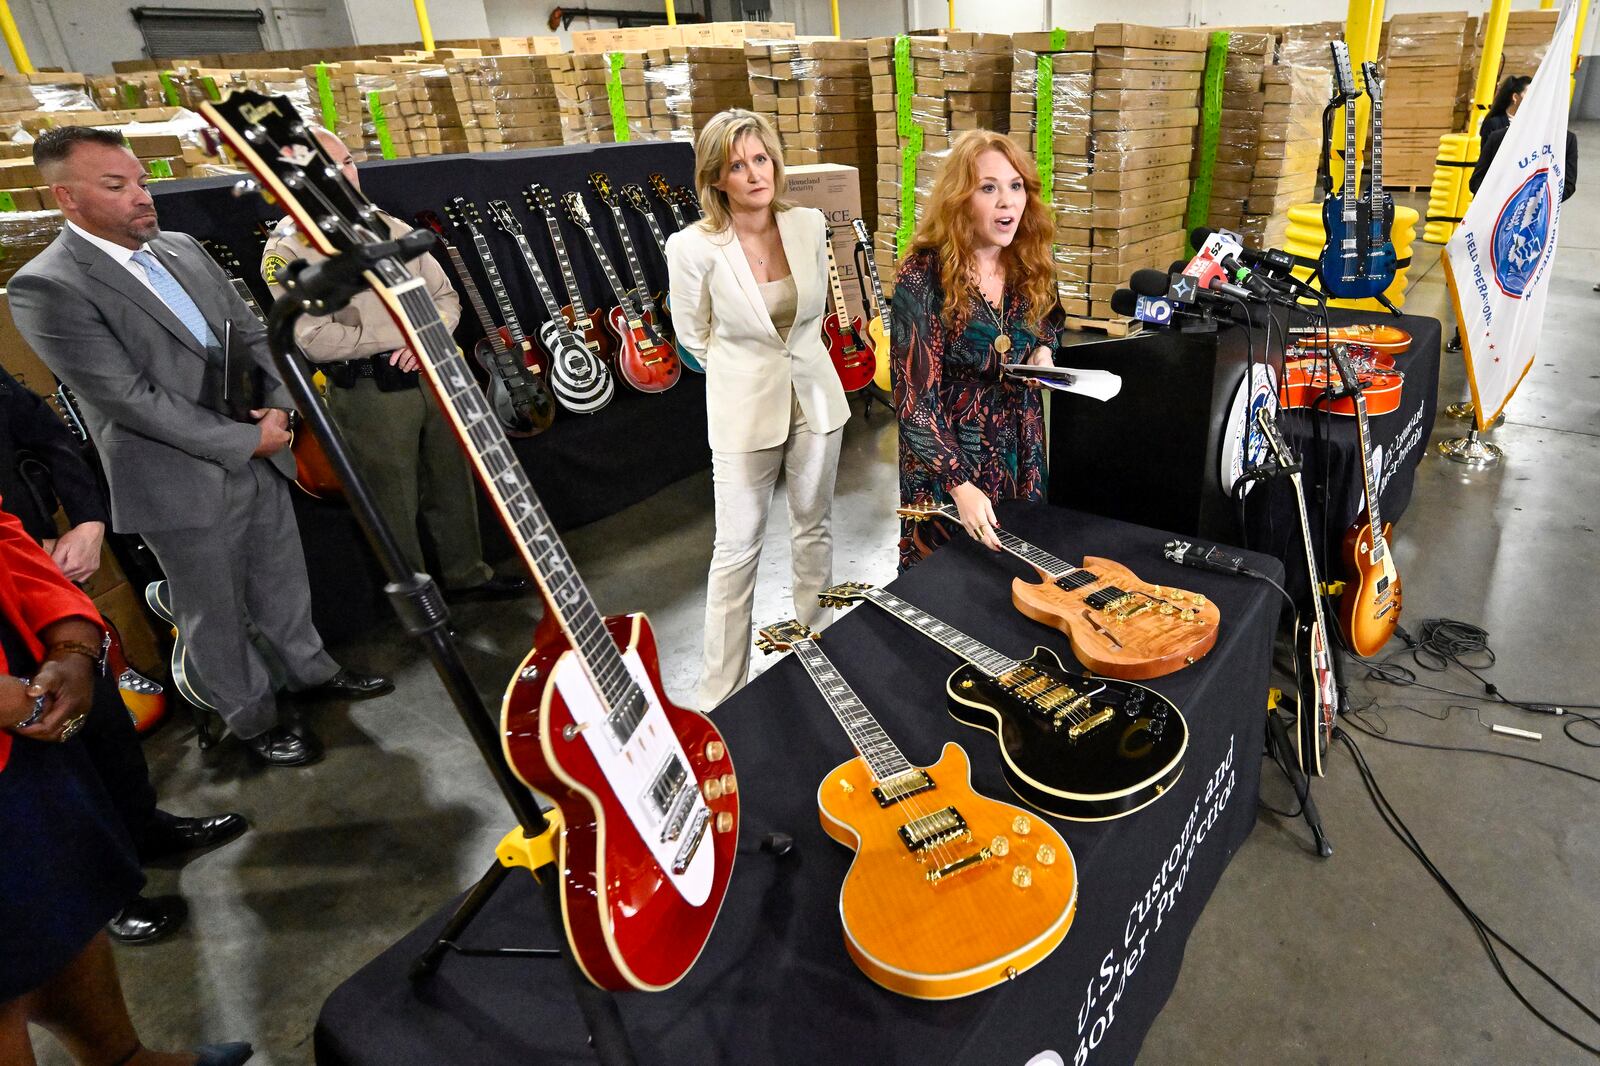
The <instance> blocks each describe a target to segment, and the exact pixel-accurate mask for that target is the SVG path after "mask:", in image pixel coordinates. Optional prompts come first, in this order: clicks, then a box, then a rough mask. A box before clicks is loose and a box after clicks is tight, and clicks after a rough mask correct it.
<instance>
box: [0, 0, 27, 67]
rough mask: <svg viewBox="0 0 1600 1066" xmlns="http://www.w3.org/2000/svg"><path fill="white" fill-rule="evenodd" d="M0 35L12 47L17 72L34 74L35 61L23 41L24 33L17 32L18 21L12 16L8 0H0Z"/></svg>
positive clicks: (12, 60)
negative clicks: (30, 56) (29, 56)
mask: <svg viewBox="0 0 1600 1066" xmlns="http://www.w3.org/2000/svg"><path fill="white" fill-rule="evenodd" d="M0 35H3V36H4V37H5V39H6V47H7V48H10V49H11V62H13V63H15V64H16V65H17V73H18V74H32V73H33V61H32V60H30V59H29V58H28V46H27V45H25V44H23V43H22V34H21V33H19V32H17V23H16V20H15V19H13V18H12V17H11V5H10V4H9V3H7V0H0Z"/></svg>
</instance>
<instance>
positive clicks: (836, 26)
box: [667, 0, 839, 37]
mask: <svg viewBox="0 0 1600 1066" xmlns="http://www.w3.org/2000/svg"><path fill="white" fill-rule="evenodd" d="M671 2H672V0H667V3H669V4H670V3H671ZM829 6H830V7H832V8H833V35H834V36H835V37H837V36H839V0H831V2H830V4H829Z"/></svg>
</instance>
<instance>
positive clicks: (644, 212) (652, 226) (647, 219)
mask: <svg viewBox="0 0 1600 1066" xmlns="http://www.w3.org/2000/svg"><path fill="white" fill-rule="evenodd" d="M634 210H635V211H637V212H639V217H640V218H642V219H644V224H645V228H646V229H648V230H649V231H650V236H651V238H652V239H654V241H655V242H656V251H658V252H660V253H661V258H662V259H665V258H666V257H667V235H666V234H665V233H662V232H661V223H660V222H657V221H656V216H655V212H653V211H651V210H650V209H649V208H646V207H635V208H634Z"/></svg>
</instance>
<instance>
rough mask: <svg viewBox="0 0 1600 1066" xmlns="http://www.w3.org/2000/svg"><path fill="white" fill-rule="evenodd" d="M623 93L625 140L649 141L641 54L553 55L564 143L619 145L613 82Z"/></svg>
mask: <svg viewBox="0 0 1600 1066" xmlns="http://www.w3.org/2000/svg"><path fill="white" fill-rule="evenodd" d="M613 60H615V62H616V70H615V75H614V76H615V78H616V80H617V82H618V83H619V88H620V92H621V109H622V111H623V113H624V116H625V122H626V124H627V136H628V138H631V139H638V138H642V137H647V136H649V129H648V120H649V113H650V102H649V97H648V96H647V95H646V89H645V77H644V74H645V59H644V53H643V52H621V51H617V52H574V53H571V54H569V55H560V56H551V57H550V71H551V75H552V77H553V79H554V82H555V90H556V100H557V101H558V102H559V104H560V106H561V135H562V139H563V140H564V141H565V142H566V143H567V144H604V143H608V142H611V141H615V140H617V133H616V127H615V125H614V124H613V122H612V105H611V91H610V86H611V80H612V78H613V69H612V65H613Z"/></svg>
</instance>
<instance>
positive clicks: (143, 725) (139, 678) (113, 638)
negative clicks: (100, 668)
mask: <svg viewBox="0 0 1600 1066" xmlns="http://www.w3.org/2000/svg"><path fill="white" fill-rule="evenodd" d="M100 620H101V621H102V622H104V623H105V624H106V671H107V672H108V673H110V674H111V676H112V677H115V678H116V679H117V694H118V695H119V696H121V697H122V706H123V708H124V709H125V710H126V711H127V712H128V717H129V718H132V719H133V728H134V729H135V730H137V731H138V732H140V733H148V732H150V730H152V729H154V728H155V727H156V726H158V725H160V724H161V720H162V719H163V718H165V717H166V716H167V690H166V689H164V688H162V687H161V686H160V685H158V684H156V683H155V682H154V681H152V680H150V679H149V678H148V677H145V676H144V675H143V674H141V673H140V672H139V671H137V670H135V669H134V668H133V667H132V666H130V665H129V663H128V656H127V655H126V654H125V653H124V652H123V650H122V633H121V632H120V631H119V630H118V629H117V627H116V624H115V623H113V622H112V621H111V619H109V618H106V617H105V616H104V615H101V618H100Z"/></svg>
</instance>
